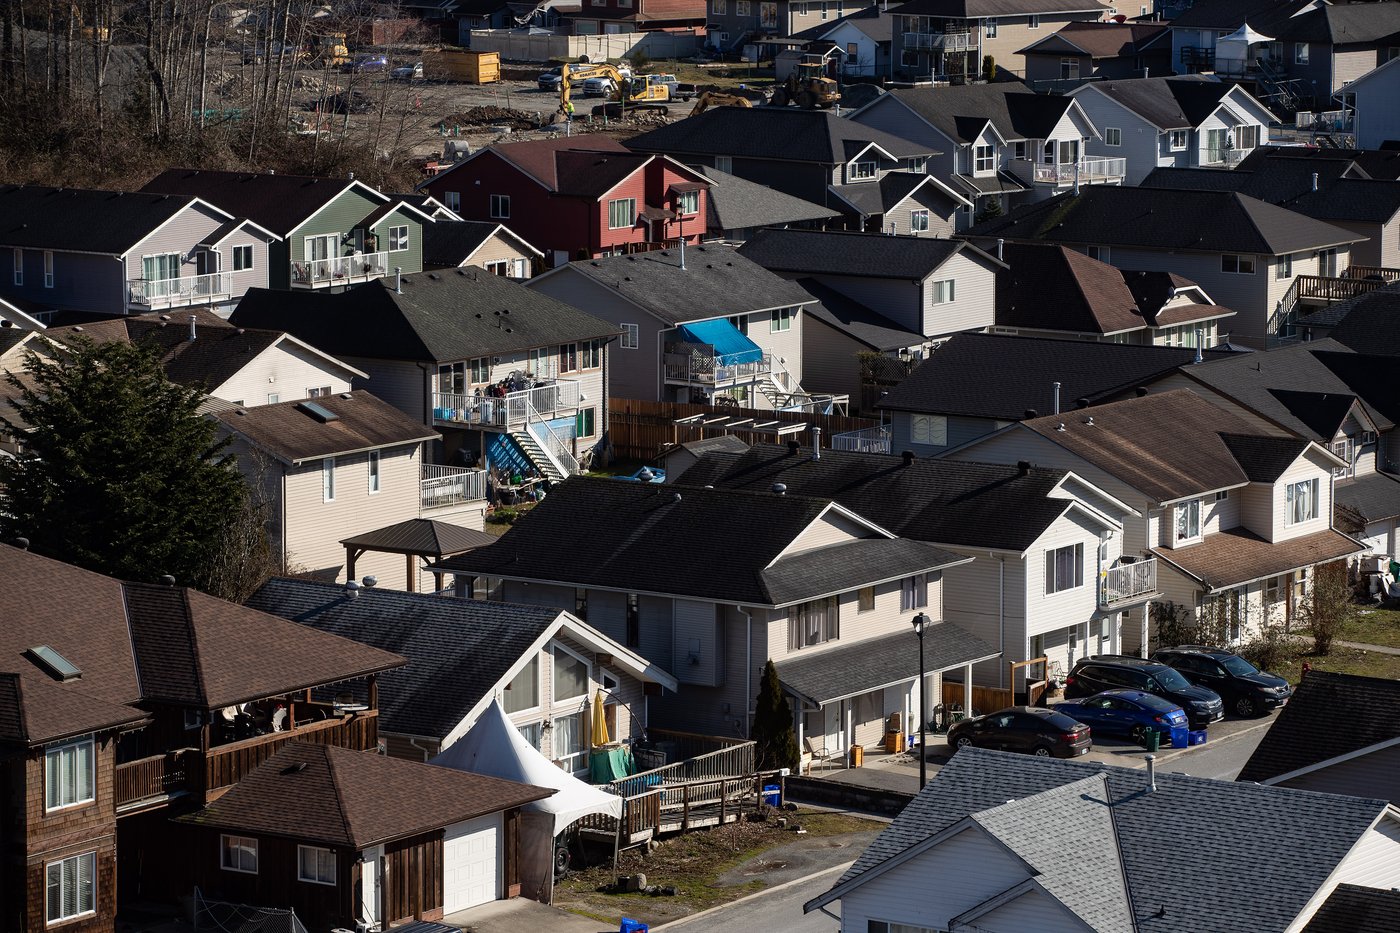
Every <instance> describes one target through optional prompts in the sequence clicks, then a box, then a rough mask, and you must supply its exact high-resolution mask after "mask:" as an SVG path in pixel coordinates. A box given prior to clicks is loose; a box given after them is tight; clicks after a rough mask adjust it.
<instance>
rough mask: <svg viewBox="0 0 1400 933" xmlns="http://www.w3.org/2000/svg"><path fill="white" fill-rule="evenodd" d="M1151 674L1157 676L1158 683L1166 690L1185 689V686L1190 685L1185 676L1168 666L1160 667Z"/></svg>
mask: <svg viewBox="0 0 1400 933" xmlns="http://www.w3.org/2000/svg"><path fill="white" fill-rule="evenodd" d="M1153 676H1155V677H1156V678H1157V682H1158V683H1159V684H1161V685H1162V686H1163V687H1165V688H1167V689H1168V690H1185V689H1186V688H1187V687H1189V686H1191V684H1190V683H1189V682H1188V681H1187V680H1186V678H1185V677H1182V676H1181V675H1180V674H1178V673H1177V672H1176V671H1174V670H1172V669H1171V668H1170V667H1164V668H1162V669H1161V670H1160V671H1157V672H1156V674H1154V675H1153Z"/></svg>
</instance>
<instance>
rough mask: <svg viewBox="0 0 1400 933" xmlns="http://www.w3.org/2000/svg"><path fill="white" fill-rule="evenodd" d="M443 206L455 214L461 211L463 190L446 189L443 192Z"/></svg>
mask: <svg viewBox="0 0 1400 933" xmlns="http://www.w3.org/2000/svg"><path fill="white" fill-rule="evenodd" d="M442 206H443V207H445V208H447V209H448V210H449V211H451V212H452V213H454V214H457V213H460V212H461V210H462V192H460V191H444V192H443V193H442Z"/></svg>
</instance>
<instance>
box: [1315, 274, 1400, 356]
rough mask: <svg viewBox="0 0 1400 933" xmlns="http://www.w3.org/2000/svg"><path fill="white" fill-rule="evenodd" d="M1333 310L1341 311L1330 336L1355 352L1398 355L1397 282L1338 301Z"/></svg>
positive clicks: (1399, 292) (1399, 309) (1399, 306)
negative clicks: (1338, 321)
mask: <svg viewBox="0 0 1400 933" xmlns="http://www.w3.org/2000/svg"><path fill="white" fill-rule="evenodd" d="M1343 306H1345V307H1343ZM1333 310H1334V311H1335V312H1337V313H1339V314H1341V315H1342V317H1341V321H1340V323H1338V324H1337V326H1336V327H1334V328H1332V330H1331V332H1329V333H1328V336H1329V337H1331V338H1332V339H1333V340H1335V341H1337V342H1338V343H1340V344H1344V345H1346V346H1348V347H1351V348H1352V349H1353V350H1355V351H1356V352H1358V353H1373V354H1376V355H1377V356H1400V282H1396V283H1394V284H1392V285H1389V286H1387V287H1385V288H1380V289H1377V290H1375V291H1373V292H1368V293H1366V294H1364V295H1360V296H1358V297H1356V298H1352V299H1349V300H1348V301H1344V302H1339V303H1338V304H1336V305H1333Z"/></svg>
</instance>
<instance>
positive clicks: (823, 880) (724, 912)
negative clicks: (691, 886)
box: [658, 865, 846, 933]
mask: <svg viewBox="0 0 1400 933" xmlns="http://www.w3.org/2000/svg"><path fill="white" fill-rule="evenodd" d="M845 870H846V866H845V865H842V866H840V867H839V868H838V869H836V870H834V871H830V872H823V873H822V874H820V875H817V876H816V877H813V878H807V879H804V880H802V881H799V882H796V883H794V884H790V885H788V886H787V887H785V888H783V889H782V890H779V891H766V892H763V893H761V894H758V895H755V896H753V897H750V898H747V899H745V900H743V901H739V902H737V903H735V904H731V905H729V906H727V907H720V908H718V909H716V910H712V911H707V912H705V913H703V914H696V915H695V916H694V917H689V918H687V919H685V920H676V921H673V922H671V923H668V924H666V925H665V927H662V928H658V929H659V930H665V931H666V933H670V931H672V930H675V931H676V933H734V931H736V930H772V931H775V933H777V931H781V933H837V931H838V930H840V929H841V921H840V920H839V919H833V918H832V917H830V916H828V915H826V914H824V913H822V912H821V911H813V912H812V913H810V914H804V913H802V905H803V903H805V902H806V901H809V900H811V899H812V898H814V897H816V896H817V895H818V894H821V893H822V892H823V891H825V890H827V889H828V888H830V887H831V886H832V884H834V883H835V882H836V879H837V878H839V877H841V872H843V871H845ZM827 910H829V911H831V912H832V913H833V914H836V915H837V917H839V916H840V915H841V904H840V903H839V902H838V903H835V904H832V905H831V906H829V907H828V908H827Z"/></svg>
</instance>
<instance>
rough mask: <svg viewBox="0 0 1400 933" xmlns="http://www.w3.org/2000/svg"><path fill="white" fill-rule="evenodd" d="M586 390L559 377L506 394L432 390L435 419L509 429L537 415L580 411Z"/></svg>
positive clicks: (569, 380)
mask: <svg viewBox="0 0 1400 933" xmlns="http://www.w3.org/2000/svg"><path fill="white" fill-rule="evenodd" d="M582 396H583V392H582V390H581V388H580V386H579V383H578V381H577V380H575V379H556V380H554V381H552V382H549V383H547V384H545V385H538V386H535V387H534V388H530V389H524V390H521V391H519V392H511V393H509V394H507V395H504V396H490V395H475V394H473V395H462V394H457V393H453V392H434V393H433V418H434V420H436V421H442V422H447V423H450V424H469V425H478V426H481V427H489V428H509V427H512V426H518V425H523V424H526V423H528V422H529V421H530V420H531V419H532V418H534V417H536V416H543V417H546V418H547V417H552V416H555V415H559V414H565V413H569V412H574V411H577V410H578V406H579V402H580V400H581V399H582Z"/></svg>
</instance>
